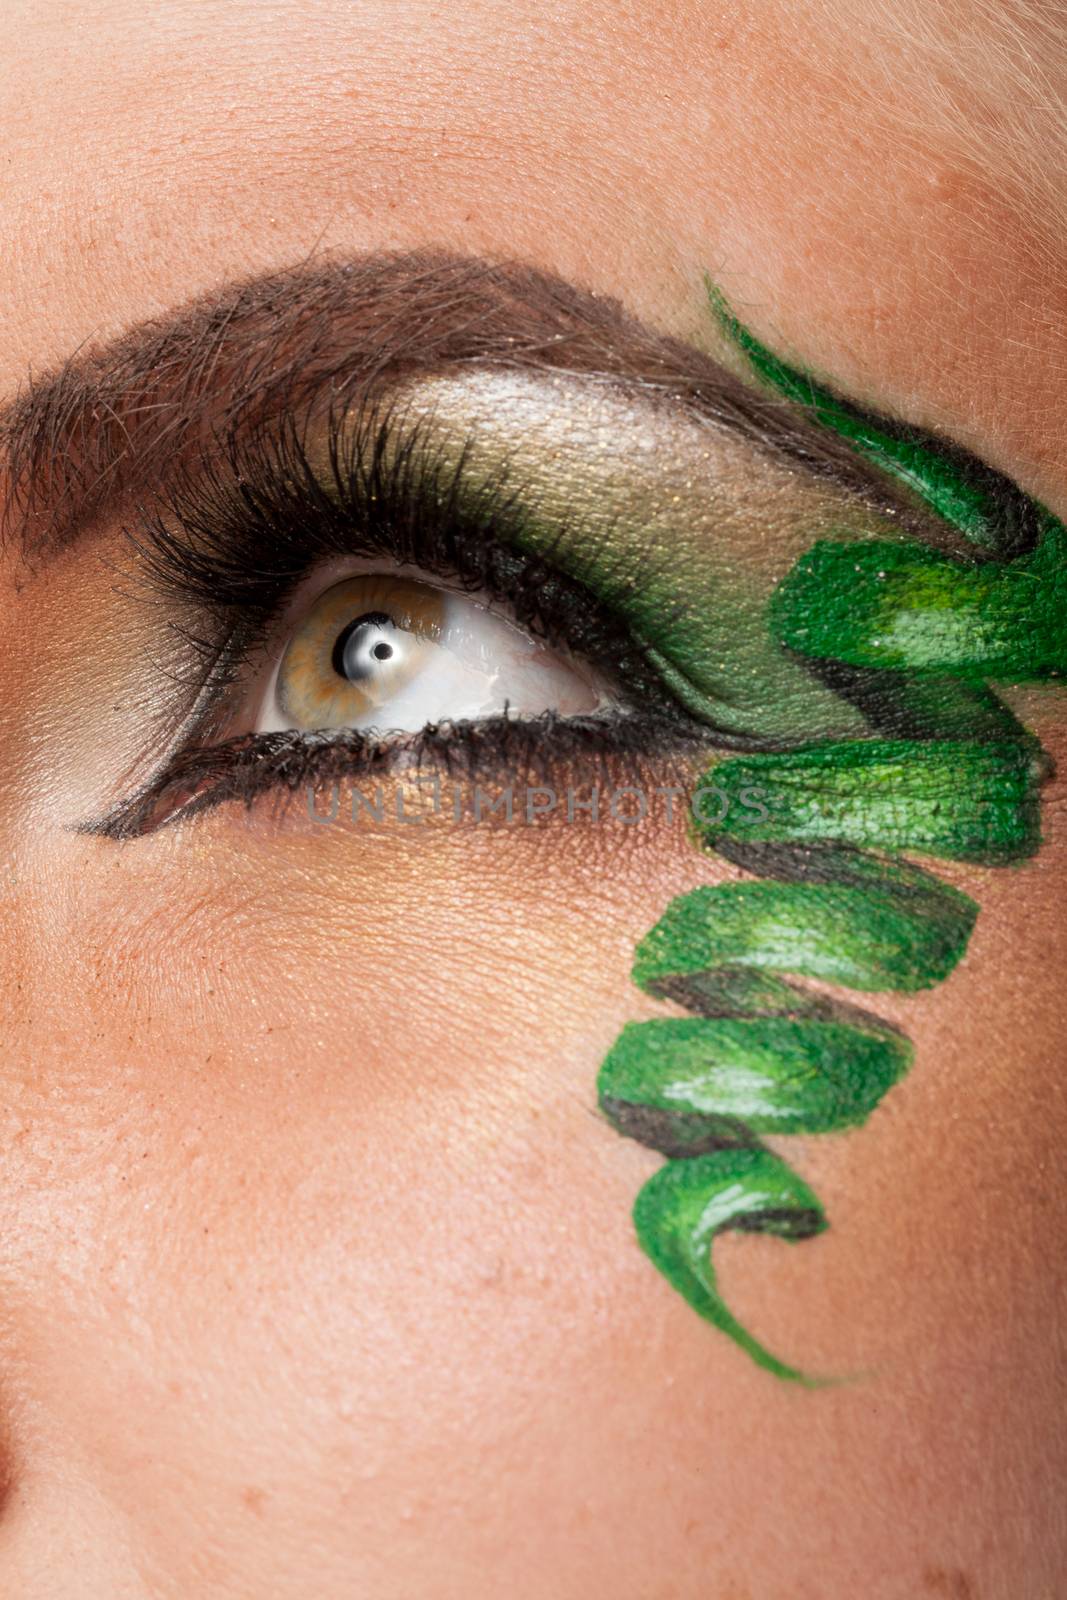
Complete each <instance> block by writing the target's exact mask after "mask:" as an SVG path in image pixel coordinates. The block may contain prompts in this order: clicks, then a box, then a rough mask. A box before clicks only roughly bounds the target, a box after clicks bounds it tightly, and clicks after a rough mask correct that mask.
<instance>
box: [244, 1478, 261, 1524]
mask: <svg viewBox="0 0 1067 1600" xmlns="http://www.w3.org/2000/svg"><path fill="white" fill-rule="evenodd" d="M241 1499H242V1501H243V1502H244V1504H245V1505H246V1506H247V1507H248V1509H249V1511H251V1512H252V1514H253V1516H257V1517H261V1516H262V1515H263V1508H264V1506H265V1505H266V1503H267V1492H266V1490H265V1489H257V1488H256V1487H255V1485H254V1484H250V1485H249V1487H248V1488H247V1489H242V1491H241Z"/></svg>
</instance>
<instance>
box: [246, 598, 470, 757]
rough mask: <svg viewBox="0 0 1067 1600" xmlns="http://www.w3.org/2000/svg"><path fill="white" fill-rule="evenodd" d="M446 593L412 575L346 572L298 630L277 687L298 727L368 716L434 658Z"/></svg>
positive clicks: (347, 722) (333, 725) (346, 723)
mask: <svg viewBox="0 0 1067 1600" xmlns="http://www.w3.org/2000/svg"><path fill="white" fill-rule="evenodd" d="M445 601H446V596H445V594H444V592H443V591H442V590H440V589H434V588H432V587H431V586H430V585H429V584H425V583H418V582H415V581H413V580H411V579H408V578H391V577H388V576H383V575H381V574H377V573H374V574H370V575H368V576H366V577H354V578H346V579H345V580H344V582H343V583H337V584H334V586H333V587H332V588H330V589H327V590H326V591H325V592H324V593H323V594H322V595H320V596H319V598H318V600H317V601H316V602H315V604H314V605H313V606H312V607H311V609H310V611H309V612H308V613H307V615H306V616H305V618H304V619H303V621H302V622H301V624H300V627H299V629H298V631H297V632H296V633H295V634H294V635H293V637H292V639H291V640H290V642H289V645H288V648H287V649H286V652H285V655H284V656H283V658H282V662H281V666H280V667H279V670H278V681H277V687H276V690H275V694H276V699H277V704H278V707H279V709H280V710H281V712H282V714H283V715H284V717H285V718H286V720H287V721H289V722H290V723H291V724H292V725H293V726H294V727H297V728H341V727H346V726H350V725H352V724H357V723H359V722H361V721H366V719H367V718H368V717H371V716H373V714H374V713H375V712H376V711H377V710H378V709H379V708H380V707H382V706H384V705H385V704H387V702H388V701H389V700H391V699H392V698H393V697H394V696H395V695H396V694H397V693H398V692H399V691H400V690H401V689H403V688H404V687H406V685H407V684H409V683H410V682H411V680H412V679H413V678H414V677H415V676H416V675H417V674H418V673H419V672H420V671H421V670H423V669H424V668H425V667H426V665H427V658H428V657H429V656H431V655H432V654H433V652H434V646H435V645H437V644H438V643H439V641H440V639H441V635H442V629H443V621H444V609H445Z"/></svg>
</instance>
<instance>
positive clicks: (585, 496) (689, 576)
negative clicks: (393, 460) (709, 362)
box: [395, 370, 904, 739]
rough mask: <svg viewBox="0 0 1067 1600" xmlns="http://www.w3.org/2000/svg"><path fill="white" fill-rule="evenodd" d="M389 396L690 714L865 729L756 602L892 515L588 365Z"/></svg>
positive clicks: (780, 734)
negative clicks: (586, 593)
mask: <svg viewBox="0 0 1067 1600" xmlns="http://www.w3.org/2000/svg"><path fill="white" fill-rule="evenodd" d="M395 405H396V408H397V410H398V411H399V412H400V413H401V414H402V415H403V416H404V418H405V421H406V420H407V419H408V418H411V419H414V420H417V421H418V422H419V423H420V425H421V426H422V429H423V446H424V448H425V449H426V450H427V452H428V453H429V452H431V451H432V452H433V453H434V454H435V455H438V456H439V457H440V458H441V460H442V461H443V462H444V463H447V464H449V465H451V464H456V465H458V464H459V463H462V467H461V471H462V476H463V479H464V480H465V481H466V482H469V483H470V484H471V485H472V486H475V488H476V486H477V485H479V484H481V483H486V482H490V481H494V480H502V481H503V482H504V484H505V485H506V488H507V490H508V492H509V493H510V494H511V495H512V496H513V497H514V499H515V502H516V505H517V507H518V510H519V515H518V518H517V521H518V533H517V538H518V539H519V541H520V542H521V543H522V544H523V545H524V546H525V547H526V548H527V549H531V550H535V551H539V552H541V553H544V554H546V555H548V556H549V557H550V559H551V560H552V562H553V563H554V564H556V565H558V566H559V567H560V568H561V569H562V570H563V571H565V572H567V573H568V574H570V575H572V576H573V577H575V578H577V579H579V580H580V581H582V582H583V583H586V584H588V585H589V587H590V588H591V589H593V590H594V591H595V592H597V593H598V594H600V595H601V596H602V598H603V599H605V600H606V601H607V602H608V603H609V604H610V605H612V606H613V607H614V608H615V609H616V610H617V611H618V612H619V614H620V615H622V616H623V617H624V618H625V620H626V622H627V624H628V625H629V626H631V627H632V628H633V629H634V631H635V633H636V634H637V635H638V637H639V638H640V639H641V640H642V641H643V643H644V644H645V646H646V647H647V648H648V649H649V651H650V653H651V655H652V657H653V658H654V660H655V663H656V666H657V668H658V670H659V671H660V672H661V674H662V676H663V678H664V680H665V682H666V683H667V684H668V686H669V687H670V690H671V692H672V693H674V694H675V695H676V696H677V697H678V699H679V700H680V701H681V703H682V704H683V705H684V706H685V708H686V710H687V711H689V712H690V713H692V714H693V715H695V716H696V717H697V718H698V719H699V720H706V721H707V722H708V723H709V724H714V725H715V726H716V727H718V728H719V729H720V730H722V731H724V732H726V733H727V734H736V735H737V736H739V737H746V736H754V737H773V738H782V739H801V738H803V737H805V734H806V731H807V730H808V729H809V728H815V727H818V728H819V729H820V730H821V731H823V732H825V730H826V729H827V727H828V726H829V727H830V728H832V730H833V731H834V732H835V733H838V734H841V735H844V734H847V733H850V732H855V731H858V730H859V729H860V728H861V727H862V726H863V721H862V718H861V717H860V716H859V715H858V714H856V713H855V712H854V711H853V710H852V708H851V707H850V706H849V705H848V703H847V702H846V701H844V700H842V698H841V697H840V696H839V695H837V694H835V693H833V692H832V691H831V690H830V689H829V688H826V687H825V686H823V685H822V684H820V683H818V682H817V681H815V680H814V679H813V677H812V675H811V674H810V673H809V672H807V671H806V670H805V669H804V668H803V666H800V665H797V664H795V663H794V662H792V661H791V660H790V659H789V658H788V657H787V656H785V655H783V653H782V652H781V650H780V649H779V648H778V647H777V644H776V643H775V641H773V640H772V639H771V638H770V635H769V633H768V630H767V626H766V614H767V605H768V602H769V599H770V596H771V594H772V593H773V592H774V590H775V589H776V587H777V585H778V584H779V582H780V581H781V580H782V579H783V578H784V577H785V575H786V573H788V572H789V571H790V570H791V569H792V567H793V566H794V564H795V562H796V561H797V560H798V558H799V557H800V556H801V555H802V554H803V552H804V551H805V550H806V549H808V548H809V547H810V545H811V543H812V540H813V539H815V538H817V537H819V536H820V535H830V534H833V535H834V536H835V537H837V538H843V539H845V540H849V539H856V540H860V539H863V540H866V539H869V538H881V539H883V540H897V539H900V538H902V537H903V536H904V535H903V532H902V530H901V528H900V526H899V523H898V521H897V520H896V519H894V517H893V516H892V514H891V513H890V512H889V511H887V510H881V509H876V508H874V507H873V506H868V505H865V504H864V503H863V501H862V500H860V499H858V498H857V497H856V496H849V495H846V494H845V493H844V492H843V491H842V490H840V489H837V488H835V487H834V486H832V485H830V484H827V483H823V482H820V481H819V480H817V479H815V478H814V477H813V476H812V475H811V474H810V473H808V472H807V471H805V470H804V469H803V468H801V467H799V466H792V465H790V464H789V463H786V462H783V461H782V460H781V459H780V458H779V457H777V456H776V455H774V454H772V453H770V452H765V451H762V450H760V449H758V448H757V447H756V446H754V445H753V444H751V443H749V442H746V441H743V440H739V439H738V438H737V437H736V435H735V434H733V433H731V432H729V431H728V430H726V429H723V428H718V427H716V426H715V425H714V424H713V423H711V422H710V421H708V420H707V419H706V418H702V417H698V416H696V415H695V414H694V413H693V412H692V410H691V409H689V408H687V407H686V406H684V405H683V404H681V403H679V402H678V401H676V400H672V399H670V398H669V397H665V396H662V395H657V394H655V393H651V392H645V391H642V390H641V389H640V388H639V387H638V388H634V389H632V390H625V389H622V388H620V386H618V385H617V384H612V383H608V382H606V381H604V380H598V379H596V378H593V377H589V376H585V375H563V374H559V373H546V374H544V375H536V374H530V373H527V372H507V371H492V370H490V371H484V370H483V371H471V372H464V373H460V374H447V375H442V376H439V377H435V378H427V379H422V380H419V381H417V382H415V383H413V384H411V385H409V386H408V387H406V388H405V389H403V390H402V391H400V393H399V394H398V395H397V396H396V400H395Z"/></svg>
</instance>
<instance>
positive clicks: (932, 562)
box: [770, 523, 1067, 682]
mask: <svg viewBox="0 0 1067 1600" xmlns="http://www.w3.org/2000/svg"><path fill="white" fill-rule="evenodd" d="M770 622H771V628H772V631H773V632H774V633H775V634H776V636H777V637H778V638H779V639H780V640H781V642H782V643H783V644H784V645H786V646H787V647H788V648H789V649H790V650H794V651H797V652H798V653H799V654H802V655H806V656H812V657H817V658H824V659H832V660H834V661H840V662H845V663H847V664H850V665H853V666H858V667H875V668H889V669H893V670H897V671H908V672H914V673H922V674H945V673H952V674H954V675H956V676H958V677H964V678H967V677H970V678H993V679H1001V680H1003V679H1012V678H1019V679H1026V680H1027V681H1031V682H1036V681H1041V680H1047V679H1051V678H1056V677H1060V676H1063V675H1064V674H1065V673H1067V530H1064V528H1063V525H1062V524H1061V523H1055V524H1053V525H1052V528H1051V530H1050V531H1049V532H1048V533H1047V534H1046V536H1045V538H1044V539H1043V541H1042V543H1041V545H1040V546H1039V547H1038V549H1037V550H1036V551H1035V552H1034V553H1033V555H1031V556H1028V557H1025V558H1021V559H1019V560H1017V561H1011V562H1008V563H1007V564H1006V565H1004V566H995V565H993V564H992V563H989V562H985V563H982V564H981V565H977V566H973V567H968V566H964V565H963V564H962V563H960V562H958V561H951V560H948V559H946V558H945V557H943V556H938V555H935V554H934V553H933V552H931V551H930V550H927V549H924V548H923V547H922V546H918V545H916V546H912V545H897V544H888V543H883V542H878V543H875V544H867V545H844V544H835V543H832V542H828V541H820V542H819V543H817V544H815V545H813V546H812V548H811V550H810V551H809V552H808V553H807V554H806V555H805V556H802V557H801V559H800V561H798V562H797V564H796V566H795V567H794V568H793V570H792V571H791V572H790V573H789V574H788V576H787V577H786V578H785V579H783V581H782V582H781V583H780V584H779V586H778V588H777V590H776V591H775V593H774V595H773V597H772V599H771V606H770Z"/></svg>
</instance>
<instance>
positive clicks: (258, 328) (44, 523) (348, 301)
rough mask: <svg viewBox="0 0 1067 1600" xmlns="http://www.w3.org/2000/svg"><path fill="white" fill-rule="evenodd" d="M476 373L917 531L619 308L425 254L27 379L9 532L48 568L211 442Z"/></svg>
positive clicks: (831, 449)
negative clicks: (475, 365) (256, 424)
mask: <svg viewBox="0 0 1067 1600" xmlns="http://www.w3.org/2000/svg"><path fill="white" fill-rule="evenodd" d="M471 362H482V363H485V364H495V365H498V366H503V367H510V368H515V367H525V368H527V369H528V370H537V371H541V372H544V371H562V372H568V371H569V372H577V373H597V374H598V375H601V376H602V377H603V378H605V379H606V380H608V381H612V382H614V383H616V384H619V385H625V386H628V388H629V389H630V390H631V391H633V392H635V393H640V392H642V391H644V392H647V393H650V394H658V395H663V394H670V395H672V396H674V397H675V398H677V399H679V400H681V401H682V403H683V404H685V405H686V406H688V407H691V408H692V410H693V412H694V414H696V415H700V416H701V417H702V418H703V419H704V420H706V421H708V422H710V423H712V424H714V425H716V426H719V427H722V428H724V429H725V430H727V431H729V432H733V433H734V434H736V435H737V436H738V437H739V438H743V439H745V440H747V441H748V442H749V443H750V444H755V445H758V446H759V447H760V448H763V449H766V450H768V451H770V452H771V453H772V454H774V455H777V456H778V457H780V458H781V459H783V460H787V461H789V462H790V463H791V464H792V465H793V466H794V467H799V468H800V469H801V470H803V471H804V472H806V473H808V474H810V475H811V476H812V477H813V478H819V479H821V480H822V481H824V482H825V481H829V482H832V483H835V484H837V485H838V486H839V487H841V488H842V489H844V490H846V491H850V492H852V493H855V494H859V495H863V496H865V497H872V496H873V497H875V498H878V497H879V496H881V497H882V498H883V499H884V500H888V501H891V502H893V503H894V504H895V505H896V508H897V511H898V512H899V513H900V514H902V515H904V516H905V517H906V515H907V513H908V510H909V507H908V504H907V499H906V497H904V500H903V502H901V501H900V499H899V497H894V495H893V494H892V492H891V490H890V488H889V486H887V484H886V482H885V480H884V478H880V476H879V474H878V473H877V471H876V470H874V469H871V468H870V467H868V466H867V465H865V464H864V463H863V462H861V461H859V460H858V459H857V457H856V456H855V454H854V453H852V452H850V450H849V449H848V447H847V446H846V445H844V444H842V443H841V441H839V440H836V439H833V438H832V437H827V436H826V435H825V434H820V431H819V430H818V428H817V427H815V426H814V425H813V424H812V423H811V422H810V420H809V419H807V418H805V417H804V416H803V415H802V414H800V413H798V412H797V411H796V409H795V408H792V407H790V406H785V405H782V404H781V403H780V402H778V401H775V400H774V399H773V397H770V396H768V395H766V394H762V393H760V392H759V391H758V390H756V389H753V388H751V387H749V386H748V385H747V384H746V383H744V382H743V381H742V380H741V379H740V378H738V377H736V376H735V375H734V374H733V373H732V372H730V371H729V370H727V369H726V368H725V367H723V366H722V365H721V364H719V363H718V362H716V361H715V360H714V359H712V358H711V357H710V356H708V355H706V354H704V353H702V352H701V351H699V350H697V349H696V348H694V347H693V346H690V345H687V344H685V343H683V342H681V341H679V340H677V339H672V338H670V337H666V336H663V335H660V334H657V333H655V332H654V331H653V330H650V329H649V328H647V327H645V326H643V325H642V324H641V323H639V322H637V320H636V319H635V318H633V317H632V316H630V315H629V314H628V313H627V312H625V311H624V310H623V309H622V308H621V307H620V306H619V305H618V304H616V303H615V302H613V301H611V300H609V299H607V298H605V297H601V296H596V295H591V294H587V293H585V292H584V291H582V290H579V289H577V288H576V287H574V286H573V285H571V284H568V283H566V282H563V281H562V280H559V279H556V278H552V277H550V276H548V275H547V274H544V273H541V272H539V271H537V270H536V269H534V268H531V267H528V266H524V265H521V264H511V265H501V264H498V263H490V262H485V261H480V260H476V259H473V260H472V259H465V258H460V257H454V256H448V255H444V254H440V253H428V252H415V253H408V254H395V255H379V256H367V257H363V258H360V259H358V260H355V261H338V262H334V263H330V264H327V265H316V266H314V267H310V266H304V267H302V268H297V269H293V270H290V271H283V272H281V273H275V274H271V275H266V276H264V277H262V278H259V279H256V280H253V281H250V282H247V283H243V284H237V285H230V286H227V287H225V288H223V289H222V290H221V291H218V292H216V293H213V294H211V295H208V296H205V297H203V298H202V299H201V300H199V301H197V302H194V303H193V304H192V305H190V306H188V307H185V308H182V309H181V310H179V311H178V312H177V313H176V314H174V315H173V316H171V317H169V318H167V319H165V320H162V321H156V322H151V323H148V324H146V325H144V326H143V327H141V328H139V329H134V330H132V331H131V332H130V333H128V334H126V335H124V336H122V337H121V338H120V339H118V340H117V341H114V342H113V343H112V344H111V345H109V346H107V347H105V348H104V349H102V350H93V351H90V352H88V353H86V354H82V355H79V356H78V357H76V358H72V359H71V360H70V361H68V362H67V363H65V364H64V365H63V366H62V367H60V368H59V369H58V370H57V371H55V372H53V373H51V374H46V375H45V376H44V377H43V378H40V379H35V380H34V381H33V382H32V383H31V384H30V385H29V387H28V389H27V391H26V392H25V393H24V394H23V395H22V396H20V397H18V398H17V399H16V400H15V401H13V402H12V403H10V404H9V405H8V406H7V408H6V409H5V410H4V411H3V412H2V413H0V446H2V452H3V456H4V457H6V469H5V471H4V476H5V477H6V480H7V484H8V494H7V499H6V504H5V507H4V513H3V520H2V526H0V531H2V532H3V533H4V535H5V537H6V538H9V539H17V540H21V542H22V544H23V547H24V549H25V550H26V552H27V553H28V554H29V555H30V556H31V558H32V559H33V561H34V562H35V564H36V563H41V562H43V561H44V560H45V559H46V558H47V556H48V555H49V554H50V553H51V552H54V551H56V550H58V549H60V548H62V547H63V546H64V544H66V543H68V542H70V541H71V540H72V539H74V538H76V537H78V536H79V534H80V533H82V532H85V531H86V530H87V529H89V528H91V527H94V526H97V525H99V523H100V521H101V519H102V518H104V516H105V515H106V514H107V513H108V512H109V510H111V509H115V508H118V507H122V506H125V505H128V504H129V503H130V502H131V501H136V500H137V499H138V498H139V497H141V496H142V495H143V494H146V493H148V492H150V491H152V490H154V489H156V488H158V487H159V486H160V485H162V484H164V483H165V482H166V479H167V474H168V471H169V469H170V467H171V465H172V464H173V463H175V462H179V463H183V462H187V461H188V460H189V459H190V458H191V457H195V455H196V452H197V451H198V450H199V449H200V448H201V447H202V446H203V444H204V442H205V440H217V439H219V438H225V437H227V436H228V435H229V433H230V431H231V429H232V428H234V427H237V428H240V427H241V426H242V425H243V424H244V423H246V422H248V421H250V420H253V419H256V418H262V417H263V416H264V415H266V414H276V415H278V414H282V413H284V412H285V411H286V410H288V409H290V408H292V407H294V406H297V405H299V404H302V403H303V401H304V400H305V399H306V397H307V396H308V395H309V394H311V393H313V392H315V391H316V390H321V389H323V388H329V387H330V386H331V385H333V386H338V385H340V386H342V387H347V388H348V389H349V390H350V391H351V392H352V394H353V395H355V394H357V393H358V392H359V390H360V387H361V385H366V384H367V383H368V382H371V381H373V382H375V383H379V382H381V381H383V380H387V381H391V380H392V379H396V378H401V377H403V376H410V375H412V374H413V373H418V372H423V373H429V372H433V371H437V370H444V369H448V368H451V367H455V366H464V365H467V364H470V363H471ZM964 454H966V453H965V452H964ZM970 459H974V458H970Z"/></svg>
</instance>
